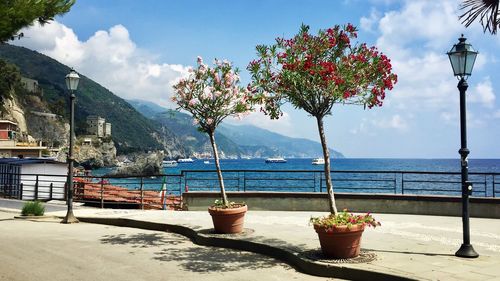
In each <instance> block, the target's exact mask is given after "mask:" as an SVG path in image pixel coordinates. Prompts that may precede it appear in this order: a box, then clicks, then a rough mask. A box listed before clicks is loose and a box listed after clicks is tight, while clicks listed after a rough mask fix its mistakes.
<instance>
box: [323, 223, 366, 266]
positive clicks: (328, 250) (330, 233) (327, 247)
mask: <svg viewBox="0 0 500 281" xmlns="http://www.w3.org/2000/svg"><path fill="white" fill-rule="evenodd" d="M314 229H315V230H316V233H318V237H319V243H320V244H321V250H322V251H323V254H324V255H325V256H326V257H328V258H335V259H347V258H354V257H357V256H358V255H359V250H360V247H361V235H363V231H364V230H365V226H364V225H353V226H351V227H350V228H347V226H338V227H333V228H328V229H326V228H324V227H321V226H317V225H315V226H314Z"/></svg>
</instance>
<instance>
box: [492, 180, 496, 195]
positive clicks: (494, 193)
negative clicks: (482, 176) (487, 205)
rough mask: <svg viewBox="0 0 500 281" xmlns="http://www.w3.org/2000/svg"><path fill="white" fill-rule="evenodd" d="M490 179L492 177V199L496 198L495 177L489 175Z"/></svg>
mask: <svg viewBox="0 0 500 281" xmlns="http://www.w3.org/2000/svg"><path fill="white" fill-rule="evenodd" d="M491 177H492V184H493V187H492V189H493V198H495V197H496V189H495V175H491Z"/></svg>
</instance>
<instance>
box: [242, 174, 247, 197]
mask: <svg viewBox="0 0 500 281" xmlns="http://www.w3.org/2000/svg"><path fill="white" fill-rule="evenodd" d="M246 174H247V172H245V171H243V192H247V177H246Z"/></svg>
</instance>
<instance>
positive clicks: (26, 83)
mask: <svg viewBox="0 0 500 281" xmlns="http://www.w3.org/2000/svg"><path fill="white" fill-rule="evenodd" d="M21 84H22V85H23V87H24V88H25V89H26V90H27V91H29V92H30V93H39V92H41V91H42V89H41V88H40V86H39V85H38V81H37V80H34V79H30V78H27V77H21Z"/></svg>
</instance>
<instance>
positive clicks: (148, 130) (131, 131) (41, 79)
mask: <svg viewBox="0 0 500 281" xmlns="http://www.w3.org/2000/svg"><path fill="white" fill-rule="evenodd" d="M0 58H2V59H5V60H6V61H8V62H10V63H13V64H15V65H17V67H19V69H20V71H21V73H22V75H23V76H24V77H28V78H31V79H35V80H38V83H39V86H40V87H41V88H42V89H43V95H42V98H43V99H44V100H45V101H46V102H47V103H49V104H52V105H53V106H54V108H53V110H52V111H53V112H57V113H58V114H61V115H63V116H65V118H66V119H67V120H68V116H69V113H68V111H69V110H68V108H69V98H68V91H67V90H66V86H65V82H64V77H65V76H66V75H67V74H68V73H69V71H70V68H69V67H68V66H66V65H63V64H61V63H59V62H58V61H56V60H54V59H52V58H50V57H48V56H45V55H43V54H40V53H38V52H35V51H32V50H29V49H27V48H24V47H17V46H12V45H8V44H0ZM89 115H98V116H101V117H104V118H105V119H106V122H110V123H111V124H112V138H113V141H114V142H115V144H116V145H117V149H118V153H127V152H134V151H147V150H158V149H162V150H165V151H166V154H167V155H169V156H182V155H185V151H184V148H183V147H182V145H181V142H180V141H179V140H178V139H177V138H176V137H175V135H174V134H173V133H172V132H171V131H170V130H169V129H168V128H166V127H163V126H161V125H160V124H158V123H156V122H154V121H153V120H151V119H149V118H146V117H145V116H143V115H142V114H140V113H139V112H138V111H137V110H135V109H134V108H133V107H132V106H131V105H130V104H129V103H128V102H126V101H125V100H123V99H121V98H120V97H118V96H116V95H114V94H113V93H112V92H111V91H109V90H108V89H106V88H104V87H103V86H101V85H99V84H98V83H96V82H94V81H92V80H91V79H89V78H87V77H85V76H84V75H81V74H80V83H79V86H78V90H77V91H76V104H75V127H76V130H75V131H76V133H77V134H84V133H85V132H86V126H87V125H86V118H87V116H89Z"/></svg>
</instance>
